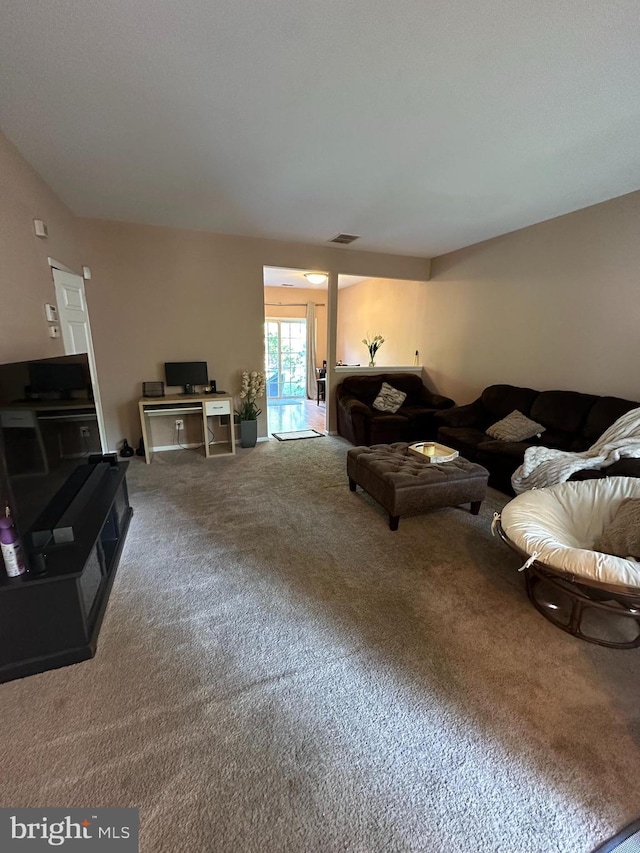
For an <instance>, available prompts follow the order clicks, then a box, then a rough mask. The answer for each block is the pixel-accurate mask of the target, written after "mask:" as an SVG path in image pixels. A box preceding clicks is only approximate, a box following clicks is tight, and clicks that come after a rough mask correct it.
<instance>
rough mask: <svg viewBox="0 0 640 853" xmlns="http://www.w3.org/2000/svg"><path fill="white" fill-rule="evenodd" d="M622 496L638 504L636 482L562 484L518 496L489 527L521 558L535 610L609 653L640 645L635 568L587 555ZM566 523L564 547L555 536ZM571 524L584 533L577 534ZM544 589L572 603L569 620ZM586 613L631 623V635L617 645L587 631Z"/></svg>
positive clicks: (639, 573)
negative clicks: (595, 612)
mask: <svg viewBox="0 0 640 853" xmlns="http://www.w3.org/2000/svg"><path fill="white" fill-rule="evenodd" d="M628 497H631V498H638V499H640V479H637V478H635V477H607V478H602V479H595V480H584V481H576V482H567V483H561V484H559V485H557V486H551V487H549V488H546V489H537V490H533V491H530V492H525V493H523V494H521V495H518V496H517V497H516V498H514V499H513V500H512V501H510V502H509V503H508V504H506V505H505V507H504V508H503V510H502V512H501V513H496V515H495V516H494V520H493V524H492V530H493V531H494V532H497V533H498V535H499V536H500V538H501V539H502V540H503V542H505V543H506V544H507V545H508V546H509V548H511V549H512V550H513V551H515V553H516V554H518V555H519V556H520V557H522V558H523V559H524V560H525V562H524V564H523V566H522V567H521V569H520V570H521V571H523V573H524V576H525V581H526V590H527V595H528V597H529V600H530V601H531V603H532V604H533V606H534V607H535V608H536V610H537V611H538V612H539V613H541V614H542V615H543V616H544V617H545V618H546V619H548V620H549V621H550V622H551V623H552V624H553V625H555V626H556V627H558V628H560V629H561V630H563V631H566V632H567V633H569V634H572V635H573V636H575V637H579V638H580V639H582V640H585V641H586V642H589V643H595V644H596V645H600V646H607V647H608V648H614V649H634V648H638V647H640V562H637V561H635V560H631V559H624V558H620V557H614V556H611V555H608V554H603V553H601V552H597V551H593V550H592V545H593V543H594V542H595V540H596V538H597V537H598V536H599V535H600V533H601V532H602V530H603V528H604V526H605V525H606V524H607V523H610V522H611V519H612V518H613V516H614V514H615V512H616V510H617V508H618V507H619V506H620V504H621V503H622V501H623V500H624V499H625V498H628ZM572 506H575V507H576V508H577V509H576V513H577V515H579V513H580V512H582V513H584V516H585V518H584V523H581V522H580V519H578V520H577V521H576V519H575V517H572V515H571V508H572ZM537 509H539V510H540V515H539V514H538V512H537ZM554 512H555V517H554V515H553V514H554ZM563 513H564V515H563ZM545 522H546V524H547V525H548V527H545ZM565 522H566V524H567V528H569V529H568V531H567V533H566V535H565V536H564V541H563V536H562V534H560V535H558V530H559V529H561V527H562V524H563V523H565ZM572 524H575V525H576V527H578V528H580V527H582V529H581V530H578V536H576V535H575V534H576V531H575V530H573V529H572ZM576 539H577V540H578V541H576ZM580 540H582V542H581V543H580ZM536 543H537V544H536ZM576 545H578V546H579V547H575V546H576ZM616 578H618V579H616ZM542 584H545V585H546V589H547V590H549V591H551V592H552V593H554V594H556V595H558V596H564V598H565V600H567V601H568V602H570V610H569V613H568V616H564V615H563V614H564V613H566V608H565V609H564V610H563V608H561V607H558V606H556V605H554V604H553V602H552V601H549V600H548V599H549V598H550V596H549V595H547V597H546V598H547V600H546V601H543V600H541V597H540V596H539V595H537V594H536V592H539V591H540V588H541V585H542ZM592 609H596V610H598V611H600V613H603V614H605V618H607V617H612V616H615V617H618V618H622V619H624V620H625V623H626V620H630V621H632V622H633V623H635V629H636V636H635V637H633V638H630V639H624V640H616V639H607V638H605V637H602V636H595V635H594V634H591V633H589V632H588V631H587V630H585V629H584V625H583V622H584V619H585V616H586V615H587V613H588V611H589V610H592Z"/></svg>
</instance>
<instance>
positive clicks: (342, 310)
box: [336, 278, 429, 367]
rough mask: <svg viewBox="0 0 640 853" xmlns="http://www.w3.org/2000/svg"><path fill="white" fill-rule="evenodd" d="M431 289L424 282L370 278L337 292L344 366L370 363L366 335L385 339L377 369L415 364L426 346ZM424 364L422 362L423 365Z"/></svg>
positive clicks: (340, 352)
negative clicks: (416, 358)
mask: <svg viewBox="0 0 640 853" xmlns="http://www.w3.org/2000/svg"><path fill="white" fill-rule="evenodd" d="M428 295H429V291H428V285H427V283H426V282H424V281H395V280H392V279H380V278H371V279H367V280H366V281H361V282H358V284H353V285H351V286H350V287H343V288H342V289H340V290H339V291H338V328H337V351H336V355H337V357H338V358H339V359H341V360H342V361H343V362H344V364H361V365H362V366H363V367H365V366H366V365H367V364H368V363H369V351H368V350H367V348H366V346H365V345H364V344H363V343H362V339H363V338H364V337H366V336H367V335H370V336H374V335H382V337H383V338H384V339H385V341H384V344H383V345H382V346H381V347H380V349H379V350H378V353H377V354H376V366H377V367H384V366H389V365H397V366H407V365H412V364H413V359H414V355H415V351H416V350H418V351H419V353H420V355H419V358H420V359H421V358H422V354H423V350H424V347H425V346H426V344H427V337H426V326H427V321H428V308H429V302H428ZM420 363H422V361H420Z"/></svg>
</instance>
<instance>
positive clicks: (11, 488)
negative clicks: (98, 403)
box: [0, 354, 101, 547]
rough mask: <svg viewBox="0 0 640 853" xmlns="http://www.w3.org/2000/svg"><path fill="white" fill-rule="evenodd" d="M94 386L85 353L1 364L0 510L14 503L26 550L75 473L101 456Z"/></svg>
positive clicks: (11, 506) (15, 517)
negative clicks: (93, 456) (37, 524)
mask: <svg viewBox="0 0 640 853" xmlns="http://www.w3.org/2000/svg"><path fill="white" fill-rule="evenodd" d="M91 387H92V386H91V374H90V371H89V362H88V359H87V356H86V355H85V354H79V355H73V356H60V357H57V358H47V359H37V360H33V361H21V362H13V363H11V364H0V457H1V459H0V502H1V506H0V511H2V512H4V508H5V506H6V504H9V506H10V508H11V514H12V515H13V517H14V519H15V522H16V526H17V528H18V532H19V533H20V535H21V538H22V541H23V544H24V545H25V547H28V546H29V544H30V538H29V537H30V532H31V531H32V529H33V525H34V523H35V522H36V521H37V520H38V519H39V518H40V516H41V515H42V514H43V513H44V512H45V510H46V509H47V507H48V506H49V504H50V503H51V501H52V499H53V498H54V496H55V495H56V494H57V493H58V491H59V490H60V489H61V488H62V487H63V486H64V485H65V483H66V482H67V480H69V478H70V477H71V476H72V475H73V472H74V471H76V469H77V468H78V467H79V466H80V465H83V466H84V465H86V462H87V460H88V457H89V456H90V455H91V454H94V453H101V443H100V434H99V431H98V421H97V417H96V407H95V403H94V401H93V399H92V393H91ZM87 467H89V466H87Z"/></svg>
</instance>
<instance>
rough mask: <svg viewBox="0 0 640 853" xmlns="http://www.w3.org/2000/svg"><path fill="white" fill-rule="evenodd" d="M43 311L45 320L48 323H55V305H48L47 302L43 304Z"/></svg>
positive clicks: (56, 316)
mask: <svg viewBox="0 0 640 853" xmlns="http://www.w3.org/2000/svg"><path fill="white" fill-rule="evenodd" d="M44 313H45V315H46V318H47V320H48V321H49V322H50V323H57V322H58V309H57V308H56V306H55V305H50V304H49V303H47V304H46V305H45V306H44Z"/></svg>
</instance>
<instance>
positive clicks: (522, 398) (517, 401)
mask: <svg viewBox="0 0 640 853" xmlns="http://www.w3.org/2000/svg"><path fill="white" fill-rule="evenodd" d="M538 394H539V392H538V391H534V390H533V388H519V387H518V386H516V385H489V387H488V388H485V389H484V391H483V392H482V395H481V397H480V399H481V400H482V406H483V408H484V410H485V414H486V416H487V420H486V421H485V423H484V424H483V426H484V427H485V429H486V427H488V426H490V425H491V424H492V423H495V422H496V421H497V420H500V418H506V416H507V415H508V414H509V412H513V411H514V409H517V410H518V411H519V412H522V413H523V414H524V415H529V414H530V411H531V406H532V404H533V401H534V400H535V399H536V397H537V396H538ZM536 420H537V418H536Z"/></svg>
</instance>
